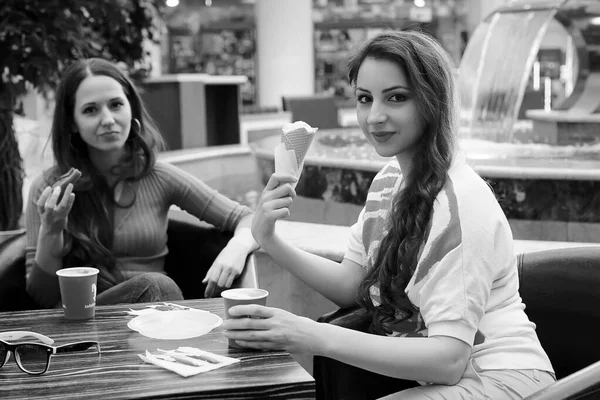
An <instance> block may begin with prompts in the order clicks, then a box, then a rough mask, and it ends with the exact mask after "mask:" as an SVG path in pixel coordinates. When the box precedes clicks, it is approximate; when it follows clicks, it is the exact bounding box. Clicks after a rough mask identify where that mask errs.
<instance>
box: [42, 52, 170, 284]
mask: <svg viewBox="0 0 600 400" xmlns="http://www.w3.org/2000/svg"><path fill="white" fill-rule="evenodd" d="M89 76H107V77H110V78H113V79H114V80H116V81H117V82H119V84H120V85H121V86H122V88H123V92H124V93H125V96H126V97H127V99H128V100H129V103H130V105H131V113H132V123H131V129H130V132H129V136H128V138H127V140H126V142H125V152H124V156H123V157H122V158H121V159H120V161H119V164H118V165H116V166H114V167H113V168H112V170H111V172H112V173H113V174H115V175H117V177H118V178H117V181H116V182H115V183H114V184H113V185H110V186H109V184H108V183H107V181H106V179H105V178H104V177H103V176H102V175H101V174H100V172H99V171H97V170H96V168H94V166H93V165H92V163H91V162H90V158H89V154H88V145H87V144H86V143H85V142H84V141H83V139H82V138H81V136H80V135H79V133H78V132H76V131H75V130H76V124H75V119H74V110H75V95H76V92H77V89H78V88H79V85H80V84H81V82H82V81H83V80H84V79H85V78H87V77H89ZM135 120H137V121H139V123H138V122H136V121H135ZM51 138H52V150H53V153H54V159H55V166H54V168H52V169H51V170H50V173H49V174H48V176H47V181H48V182H49V183H51V182H52V181H54V180H55V179H56V178H57V177H58V176H60V175H62V174H64V173H66V172H68V171H69V169H70V168H71V167H75V168H78V169H79V170H81V172H82V178H81V179H80V181H79V182H78V183H77V184H76V185H75V188H74V193H75V194H76V200H75V202H74V204H73V208H72V209H71V212H70V213H69V221H68V224H67V228H66V232H67V236H66V241H65V249H66V254H65V255H64V258H63V265H64V266H80V265H93V266H95V267H97V268H98V269H100V274H99V277H98V292H100V291H102V290H101V289H106V288H107V287H110V286H112V285H114V284H115V283H117V282H119V281H120V280H122V276H121V275H120V274H119V273H118V272H117V271H116V269H115V257H114V256H113V254H112V252H111V250H110V249H111V248H112V244H113V237H114V223H113V214H114V213H113V211H112V210H113V209H114V206H117V207H129V206H131V205H133V203H134V202H135V192H133V191H131V192H132V196H131V197H130V201H129V202H128V203H127V204H122V203H117V202H116V201H115V200H114V199H115V188H116V187H117V185H119V184H120V185H122V186H123V185H124V184H125V183H127V184H129V185H130V186H129V187H131V184H132V183H133V182H134V181H137V180H140V179H141V178H143V177H144V176H146V175H147V174H148V173H149V172H150V171H151V170H152V168H153V167H154V163H155V161H156V154H157V153H158V151H160V150H162V149H163V148H164V142H163V139H162V137H161V135H160V133H159V131H158V128H157V127H156V124H155V123H154V122H153V120H152V118H151V117H150V115H149V113H148V112H147V111H146V109H145V107H144V105H143V103H142V99H141V97H140V95H139V93H138V91H137V90H136V88H135V86H134V85H133V83H132V82H131V81H130V80H129V78H128V77H127V76H126V75H125V74H124V73H123V72H122V71H121V70H120V69H119V68H118V67H117V66H116V65H114V64H113V63H111V62H110V61H107V60H103V59H100V58H91V59H85V60H78V61H75V62H74V63H73V64H71V65H70V66H69V67H67V68H66V69H65V71H64V73H63V76H62V80H61V82H60V85H59V87H58V89H57V92H56V106H55V110H54V120H53V122H52V128H51Z"/></svg>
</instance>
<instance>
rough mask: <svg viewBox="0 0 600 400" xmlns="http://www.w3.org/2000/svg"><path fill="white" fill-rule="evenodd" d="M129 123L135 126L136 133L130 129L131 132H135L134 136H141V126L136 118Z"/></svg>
mask: <svg viewBox="0 0 600 400" xmlns="http://www.w3.org/2000/svg"><path fill="white" fill-rule="evenodd" d="M131 122H132V123H135V125H137V131H136V130H133V129H132V130H133V131H134V132H135V134H136V135H137V136H140V135H141V133H142V124H141V123H140V120H139V119H137V118H134V119H132V120H131Z"/></svg>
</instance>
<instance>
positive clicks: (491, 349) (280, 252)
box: [224, 31, 555, 400]
mask: <svg viewBox="0 0 600 400" xmlns="http://www.w3.org/2000/svg"><path fill="white" fill-rule="evenodd" d="M348 76H349V80H350V83H351V84H352V85H353V87H354V89H355V94H356V111H357V116H358V121H359V125H360V127H361V130H362V131H363V133H364V135H365V137H366V138H367V139H368V141H369V143H371V145H372V146H373V147H374V148H375V150H376V151H377V153H378V154H379V155H381V156H384V157H390V162H389V163H388V164H387V165H386V166H385V167H384V168H383V169H382V170H381V171H380V172H379V173H378V174H377V176H376V177H375V179H374V180H373V182H372V185H371V188H370V190H369V194H368V197H367V201H366V204H365V206H364V208H363V210H362V212H361V213H360V216H359V217H358V221H357V222H356V223H355V224H354V225H353V226H352V227H351V230H350V237H349V240H348V248H347V251H346V254H345V256H344V259H343V261H342V262H341V263H337V262H334V261H331V260H328V259H325V258H322V257H320V256H316V255H313V254H309V253H307V252H305V251H302V250H300V249H298V248H295V247H293V246H292V245H290V244H289V243H286V242H284V241H283V240H282V239H281V238H280V237H279V236H278V235H277V234H276V233H275V230H274V226H275V223H276V221H278V220H279V219H282V218H285V217H287V216H288V215H289V206H290V205H291V204H292V202H293V199H294V197H295V191H294V189H293V184H294V182H295V180H296V178H295V177H293V176H291V175H289V174H277V173H276V174H274V175H273V176H272V177H271V179H270V180H269V182H268V183H267V185H266V187H265V189H264V192H263V194H262V197H261V199H260V201H259V204H258V208H257V211H256V215H255V217H254V221H253V225H252V233H253V235H254V238H255V239H256V241H257V242H258V243H259V244H260V246H261V247H262V248H263V249H264V250H265V251H267V252H268V253H269V255H270V256H271V257H273V259H274V260H275V261H276V262H277V263H279V264H280V265H282V266H284V267H286V268H288V269H289V270H290V271H291V272H292V273H294V274H295V275H296V276H297V277H299V278H300V279H301V280H303V281H304V282H305V283H307V284H308V285H310V286H311V287H313V288H314V289H315V290H317V291H318V292H320V293H321V294H323V295H324V296H326V297H327V298H328V299H330V300H331V301H333V302H334V303H336V304H337V305H338V306H340V307H350V306H353V305H356V304H358V305H360V306H361V307H362V308H363V309H364V311H365V313H367V314H368V316H369V318H370V321H371V322H370V326H369V329H368V330H367V331H366V332H360V331H354V330H350V329H346V328H342V327H339V326H335V325H332V324H323V323H317V322H315V321H313V320H310V319H308V318H303V317H298V316H295V315H293V314H291V313H289V312H287V311H283V310H280V309H276V308H270V307H261V306H256V305H251V306H237V307H233V308H231V309H230V310H229V312H230V314H232V315H239V316H244V315H250V316H258V317H262V318H261V319H252V318H239V319H232V320H228V321H226V322H225V324H224V327H225V328H226V329H228V332H227V333H226V334H227V336H228V337H229V338H232V339H235V340H237V342H238V343H240V344H241V345H243V346H247V347H251V348H261V349H262V348H264V349H285V350H288V351H290V352H293V353H294V352H296V353H304V354H312V355H319V356H325V357H329V358H333V359H336V360H338V361H341V362H343V363H346V364H350V365H353V366H356V367H359V368H362V369H365V370H369V371H371V372H374V373H376V374H381V375H386V376H390V377H394V378H398V379H400V380H404V381H405V382H406V383H407V384H406V387H407V388H408V389H405V390H403V391H401V392H397V393H389V394H388V396H387V397H386V398H388V399H396V398H398V399H400V398H401V399H422V398H427V399H485V398H490V399H494V400H496V399H498V400H501V399H519V398H523V397H526V396H527V395H529V394H531V393H533V392H535V391H537V390H539V389H541V388H543V387H545V386H547V385H549V384H551V383H552V382H553V381H554V380H555V378H554V373H553V369H552V365H551V363H550V360H549V359H548V357H547V355H546V353H545V352H544V350H543V349H542V347H541V345H540V342H539V340H538V338H537V335H536V333H535V325H534V324H533V323H531V322H530V321H529V319H528V318H527V316H526V314H525V312H524V305H523V303H522V301H521V298H520V296H519V293H518V273H517V264H516V257H515V254H514V253H513V248H512V240H513V238H512V233H511V230H510V227H509V225H508V222H507V220H506V218H505V216H504V214H503V212H502V210H501V208H500V206H499V205H498V203H497V201H496V199H495V197H494V195H493V193H492V191H491V190H490V188H489V187H488V185H487V184H486V183H485V181H484V180H483V179H481V178H480V177H479V176H478V175H477V174H476V173H475V172H474V171H473V170H472V169H471V168H470V167H469V166H468V165H467V164H466V162H465V158H464V156H463V155H462V154H461V152H460V151H459V150H458V149H457V148H456V145H455V134H456V130H457V126H456V108H455V107H456V106H457V102H456V93H455V88H454V81H453V76H452V68H451V62H450V61H449V57H448V55H447V53H446V52H445V51H444V50H443V49H442V47H441V46H440V45H439V44H438V43H437V42H436V41H435V40H434V39H432V38H431V37H429V36H428V35H426V34H423V33H419V32H410V31H402V32H384V33H381V34H379V35H377V36H375V37H373V38H372V39H370V40H369V41H367V42H366V43H364V44H362V45H361V46H360V47H359V48H358V49H357V51H356V52H355V53H354V55H353V56H352V58H351V59H350V62H349V75H348ZM358 344H360V345H358Z"/></svg>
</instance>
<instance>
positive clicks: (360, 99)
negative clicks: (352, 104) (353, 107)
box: [356, 94, 371, 103]
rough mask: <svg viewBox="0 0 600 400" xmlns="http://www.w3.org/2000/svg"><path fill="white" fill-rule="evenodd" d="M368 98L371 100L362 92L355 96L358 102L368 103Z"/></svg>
mask: <svg viewBox="0 0 600 400" xmlns="http://www.w3.org/2000/svg"><path fill="white" fill-rule="evenodd" d="M370 100H371V98H370V97H369V96H366V95H364V94H359V95H357V96H356V101H357V102H359V103H368V102H369V101H370Z"/></svg>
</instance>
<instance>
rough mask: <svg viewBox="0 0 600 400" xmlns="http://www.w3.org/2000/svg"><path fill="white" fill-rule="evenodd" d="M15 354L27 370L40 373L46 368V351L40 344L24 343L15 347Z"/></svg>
mask: <svg viewBox="0 0 600 400" xmlns="http://www.w3.org/2000/svg"><path fill="white" fill-rule="evenodd" d="M15 355H16V357H18V360H19V361H20V363H21V367H23V369H24V370H25V371H27V372H30V373H32V374H41V373H42V372H44V370H45V369H46V363H47V362H48V353H47V351H46V349H45V348H44V347H42V346H36V345H29V344H24V345H21V346H18V347H17V348H16V350H15Z"/></svg>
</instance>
